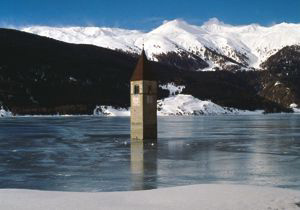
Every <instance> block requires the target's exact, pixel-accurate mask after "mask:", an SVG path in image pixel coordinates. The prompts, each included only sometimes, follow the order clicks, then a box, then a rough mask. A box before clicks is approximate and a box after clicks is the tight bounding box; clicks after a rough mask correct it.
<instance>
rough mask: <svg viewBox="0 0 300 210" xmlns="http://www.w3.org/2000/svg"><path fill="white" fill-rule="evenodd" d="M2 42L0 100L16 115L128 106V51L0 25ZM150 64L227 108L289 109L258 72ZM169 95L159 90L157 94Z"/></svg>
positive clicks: (163, 77) (163, 76)
mask: <svg viewBox="0 0 300 210" xmlns="http://www.w3.org/2000/svg"><path fill="white" fill-rule="evenodd" d="M0 47H1V52H0V58H1V59H0V101H1V104H2V105H3V106H5V107H7V108H9V109H10V110H11V111H12V112H13V113H15V114H56V113H60V114H91V113H92V112H93V109H94V108H95V107H96V105H112V106H117V107H128V106H129V78H130V76H131V73H132V71H133V68H134V66H135V64H136V61H137V60H136V57H134V56H133V55H132V54H126V53H124V52H120V51H113V50H110V49H105V48H101V47H96V46H92V45H83V44H69V43H64V42H61V41H57V40H54V39H50V38H46V37H41V36H38V35H33V34H29V33H25V32H20V31H17V30H9V29H0ZM151 65H152V67H153V69H154V70H155V71H156V74H157V78H158V81H159V84H162V85H163V84H166V83H167V82H175V83H176V84H179V85H180V84H181V85H185V87H186V88H185V89H184V91H183V94H190V95H193V96H194V97H196V98H198V99H201V100H211V101H212V102H214V103H216V104H218V105H221V106H226V107H233V108H239V109H248V110H255V109H264V110H266V111H267V112H278V111H288V109H286V108H284V107H287V106H284V105H283V104H281V103H278V102H276V101H275V100H271V99H268V98H267V97H264V96H263V95H260V94H259V88H258V87H259V86H260V85H261V84H260V81H261V78H262V76H261V75H262V73H261V72H254V71H250V72H237V73H232V72H228V71H216V72H201V71H200V72H196V71H187V70H183V69H180V68H177V67H176V66H172V65H165V64H163V63H158V62H151ZM263 72H266V71H263ZM167 95H168V91H166V90H163V89H159V98H164V97H166V96H167Z"/></svg>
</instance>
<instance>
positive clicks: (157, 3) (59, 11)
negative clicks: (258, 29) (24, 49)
mask: <svg viewBox="0 0 300 210" xmlns="http://www.w3.org/2000/svg"><path fill="white" fill-rule="evenodd" d="M213 17H216V18H218V19H219V20H221V21H223V22H225V23H228V24H233V25H240V24H249V23H259V24H261V25H271V24H274V23H280V22H294V23H300V0H249V1H248V0H150V1H149V0H0V26H2V27H5V26H9V25H13V26H24V25H51V26H66V25H72V26H74V25H80V26H109V27H121V28H130V29H141V30H150V29H152V28H154V27H157V26H159V25H160V24H161V23H162V22H163V20H171V19H175V18H180V19H184V20H186V21H187V22H189V23H193V24H198V25H200V24H202V23H203V22H205V21H207V20H208V19H210V18H213Z"/></svg>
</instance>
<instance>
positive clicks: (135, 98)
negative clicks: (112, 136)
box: [130, 80, 157, 140]
mask: <svg viewBox="0 0 300 210" xmlns="http://www.w3.org/2000/svg"><path fill="white" fill-rule="evenodd" d="M135 86H138V88H139V91H138V93H136V92H135V91H136V90H135V88H136V87H135ZM130 103H131V108H130V109H131V110H130V111H131V115H130V116H131V117H130V123H131V126H130V129H131V139H132V140H155V139H157V82H156V81H147V80H139V81H131V82H130Z"/></svg>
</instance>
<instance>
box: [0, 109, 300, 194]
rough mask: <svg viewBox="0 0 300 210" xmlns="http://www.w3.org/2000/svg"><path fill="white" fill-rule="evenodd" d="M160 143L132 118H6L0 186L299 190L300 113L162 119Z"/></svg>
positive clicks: (0, 142)
mask: <svg viewBox="0 0 300 210" xmlns="http://www.w3.org/2000/svg"><path fill="white" fill-rule="evenodd" d="M158 126H159V133H158V135H159V139H158V144H157V145H149V146H144V147H143V145H140V144H132V145H131V144H130V139H129V118H128V117H88V116H85V117H84V116H82V117H79V116H78V117H17V118H0V188H25V189H41V190H58V191H124V190H141V189H153V188H162V187H169V186H180V185H190V184H203V183H227V184H250V185H260V186H273V187H284V188H291V189H298V190H299V189H300V178H299V175H300V115H296V114H273V115H245V116H233V115H231V116H230V115H228V116H224V115H222V116H198V117H160V118H159V119H158Z"/></svg>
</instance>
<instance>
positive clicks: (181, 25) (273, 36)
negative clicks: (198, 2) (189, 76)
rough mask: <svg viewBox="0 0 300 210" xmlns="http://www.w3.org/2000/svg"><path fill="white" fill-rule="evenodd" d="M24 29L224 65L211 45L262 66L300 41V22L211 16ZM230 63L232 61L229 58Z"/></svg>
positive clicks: (154, 57) (240, 60) (67, 39)
mask: <svg viewBox="0 0 300 210" xmlns="http://www.w3.org/2000/svg"><path fill="white" fill-rule="evenodd" d="M21 30H22V31H26V32H30V33H34V34H38V35H42V36H47V37H51V38H54V39H58V40H61V41H65V42H70V43H84V44H93V45H97V46H101V47H105V48H110V49H119V50H123V51H128V52H132V53H139V52H140V51H141V48H142V46H143V43H144V46H145V50H146V52H147V55H148V57H149V58H150V59H152V60H155V61H157V60H158V58H157V55H160V54H166V53H168V52H176V53H178V54H180V52H188V53H191V54H193V55H197V56H199V57H200V58H201V59H203V60H206V61H207V63H208V64H209V65H210V67H209V68H206V69H205V70H209V69H210V68H212V67H215V66H220V62H219V60H214V59H213V58H212V56H211V55H209V53H208V51H207V49H210V50H213V51H214V52H217V53H219V54H221V55H224V56H227V57H229V58H231V59H233V60H234V61H236V62H238V63H242V64H244V65H245V66H249V67H255V68H258V67H259V65H260V64H261V63H262V62H263V61H265V60H266V59H267V58H268V57H270V56H271V55H273V54H274V53H276V52H277V51H278V50H280V49H281V48H282V47H284V46H288V45H295V44H296V45H300V24H291V23H281V24H277V25H273V26H270V27H264V26H260V25H257V24H251V25H244V26H233V25H228V24H224V23H222V22H220V21H218V20H217V19H211V20H209V21H208V22H206V23H204V24H203V25H201V26H196V25H191V24H188V23H187V22H185V21H183V20H178V19H176V20H173V21H165V22H164V24H162V25H161V26H159V27H158V28H156V29H154V30H152V31H149V32H142V31H137V30H126V29H119V28H99V27H47V26H31V27H25V28H21ZM229 63H230V62H229Z"/></svg>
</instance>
